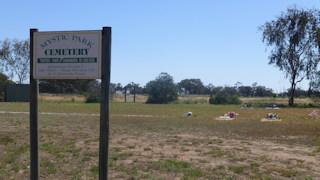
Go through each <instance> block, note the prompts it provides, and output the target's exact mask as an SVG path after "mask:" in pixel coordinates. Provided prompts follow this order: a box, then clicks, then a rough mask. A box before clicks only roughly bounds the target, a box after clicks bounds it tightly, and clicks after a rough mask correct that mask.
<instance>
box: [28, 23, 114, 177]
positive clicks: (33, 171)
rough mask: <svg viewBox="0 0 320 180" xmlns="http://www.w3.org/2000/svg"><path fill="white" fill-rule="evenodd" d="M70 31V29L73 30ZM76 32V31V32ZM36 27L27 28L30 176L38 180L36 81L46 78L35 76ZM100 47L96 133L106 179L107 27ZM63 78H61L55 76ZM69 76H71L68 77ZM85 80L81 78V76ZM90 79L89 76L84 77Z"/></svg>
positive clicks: (109, 61) (108, 117)
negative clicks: (98, 107) (28, 42)
mask: <svg viewBox="0 0 320 180" xmlns="http://www.w3.org/2000/svg"><path fill="white" fill-rule="evenodd" d="M73 32H74V31H73ZM77 32H79V31H77ZM37 33H38V29H30V116H29V118H30V179H31V180H38V179H39V177H40V173H39V169H40V163H39V128H38V122H39V121H38V117H39V105H38V96H39V82H38V79H49V78H43V77H37V78H35V76H34V75H35V72H34V71H35V68H34V65H35V64H34V63H36V62H35V56H34V53H35V52H34V51H35V48H34V40H35V38H34V35H35V34H37ZM100 33H101V36H100V40H101V41H100V42H101V46H100V47H101V50H100V51H99V56H100V62H101V64H100V67H101V70H100V73H101V74H100V77H99V78H95V79H101V101H100V134H99V179H100V180H105V179H108V156H109V155H108V150H109V119H110V97H109V93H110V75H111V27H103V29H102V31H100ZM58 79H64V78H58ZM69 79H73V77H71V78H69ZM81 79H85V78H81ZM87 79H91V78H87Z"/></svg>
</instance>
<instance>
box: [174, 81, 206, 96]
mask: <svg viewBox="0 0 320 180" xmlns="http://www.w3.org/2000/svg"><path fill="white" fill-rule="evenodd" d="M178 88H179V93H183V94H190V95H194V94H203V92H204V91H205V86H204V85H203V83H202V81H201V80H200V79H184V80H181V81H180V83H178Z"/></svg>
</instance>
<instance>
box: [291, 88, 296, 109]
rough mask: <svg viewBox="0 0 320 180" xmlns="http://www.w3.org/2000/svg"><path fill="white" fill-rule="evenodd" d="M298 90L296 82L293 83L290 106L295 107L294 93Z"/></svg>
mask: <svg viewBox="0 0 320 180" xmlns="http://www.w3.org/2000/svg"><path fill="white" fill-rule="evenodd" d="M295 90H296V85H295V83H294V82H292V83H291V90H290V91H291V93H290V99H289V106H291V107H292V106H293V104H294V92H295Z"/></svg>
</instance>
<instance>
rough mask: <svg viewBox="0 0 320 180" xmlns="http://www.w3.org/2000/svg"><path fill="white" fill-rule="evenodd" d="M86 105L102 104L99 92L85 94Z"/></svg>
mask: <svg viewBox="0 0 320 180" xmlns="http://www.w3.org/2000/svg"><path fill="white" fill-rule="evenodd" d="M84 97H85V103H98V102H100V93H99V92H88V93H85V94H84Z"/></svg>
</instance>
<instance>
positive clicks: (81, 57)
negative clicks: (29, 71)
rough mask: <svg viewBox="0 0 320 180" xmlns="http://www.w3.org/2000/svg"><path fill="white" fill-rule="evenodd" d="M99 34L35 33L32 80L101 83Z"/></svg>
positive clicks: (91, 32) (79, 32)
mask: <svg viewBox="0 0 320 180" xmlns="http://www.w3.org/2000/svg"><path fill="white" fill-rule="evenodd" d="M101 38H102V35H101V31H65V32H64V31H60V32H35V33H34V58H33V59H34V66H33V68H34V70H33V72H34V73H33V78H34V79H100V78H101Z"/></svg>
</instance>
